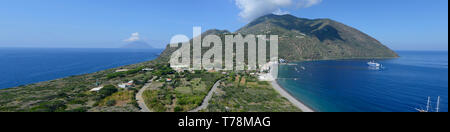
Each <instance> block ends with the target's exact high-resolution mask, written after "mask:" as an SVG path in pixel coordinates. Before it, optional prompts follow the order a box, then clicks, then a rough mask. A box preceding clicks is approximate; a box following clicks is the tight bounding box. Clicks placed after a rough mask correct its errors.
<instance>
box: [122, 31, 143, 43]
mask: <svg viewBox="0 0 450 132" xmlns="http://www.w3.org/2000/svg"><path fill="white" fill-rule="evenodd" d="M139 40H141V37H140V36H139V33H138V32H136V33H132V34H131V37H130V38H128V39H125V40H123V41H125V42H134V41H139Z"/></svg>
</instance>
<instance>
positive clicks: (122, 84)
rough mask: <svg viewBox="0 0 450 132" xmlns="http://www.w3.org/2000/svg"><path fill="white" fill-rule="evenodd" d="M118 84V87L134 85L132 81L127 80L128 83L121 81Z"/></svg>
mask: <svg viewBox="0 0 450 132" xmlns="http://www.w3.org/2000/svg"><path fill="white" fill-rule="evenodd" d="M118 86H119V87H120V88H131V87H133V86H134V81H129V82H128V83H121V84H119V85H118Z"/></svg>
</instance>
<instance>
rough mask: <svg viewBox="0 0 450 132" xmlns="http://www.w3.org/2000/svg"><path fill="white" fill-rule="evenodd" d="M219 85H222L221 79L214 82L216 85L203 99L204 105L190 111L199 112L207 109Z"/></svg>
mask: <svg viewBox="0 0 450 132" xmlns="http://www.w3.org/2000/svg"><path fill="white" fill-rule="evenodd" d="M219 85H220V80H219V81H217V82H216V83H215V84H214V86H213V87H212V88H211V90H210V91H209V93H208V95H207V96H206V97H205V99H203V103H202V105H200V106H199V107H197V108H195V109H193V110H191V111H189V112H199V111H200V110H203V109H206V108H207V107H208V105H209V100H211V98H212V97H213V95H214V93H215V92H216V91H217V88H218V87H219Z"/></svg>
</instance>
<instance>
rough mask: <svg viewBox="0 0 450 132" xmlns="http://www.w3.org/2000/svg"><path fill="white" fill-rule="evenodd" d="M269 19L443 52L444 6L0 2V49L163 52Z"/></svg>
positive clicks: (331, 0)
mask: <svg viewBox="0 0 450 132" xmlns="http://www.w3.org/2000/svg"><path fill="white" fill-rule="evenodd" d="M269 13H275V14H292V15H295V16H297V17H303V18H310V19H315V18H330V19H333V20H336V21H339V22H341V23H344V24H346V25H349V26H352V27H355V28H356V29H359V30H361V31H362V32H364V33H367V34H369V35H371V36H373V37H374V38H376V39H378V40H380V41H381V42H382V43H383V44H385V45H387V46H388V47H390V48H392V49H394V50H448V0H151V1H150V0H0V47H52V48H116V47H120V46H122V45H125V44H126V43H129V42H132V41H146V42H148V43H149V44H151V45H152V46H153V47H156V48H164V47H165V45H166V44H167V43H168V42H169V41H170V39H171V37H172V36H174V35H177V34H185V35H187V36H191V37H192V28H193V26H201V27H202V29H203V31H205V30H207V29H226V30H229V31H232V32H233V31H236V30H238V29H239V28H240V27H243V26H245V25H246V24H247V23H248V22H249V21H251V20H252V19H254V18H257V17H259V16H262V15H264V14H269Z"/></svg>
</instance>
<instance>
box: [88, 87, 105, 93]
mask: <svg viewBox="0 0 450 132" xmlns="http://www.w3.org/2000/svg"><path fill="white" fill-rule="evenodd" d="M102 89H103V86H100V87H96V88H93V89H91V90H89V91H91V92H98V91H100V90H102Z"/></svg>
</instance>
